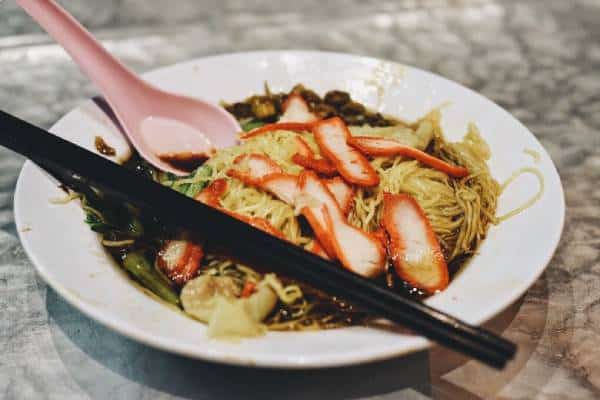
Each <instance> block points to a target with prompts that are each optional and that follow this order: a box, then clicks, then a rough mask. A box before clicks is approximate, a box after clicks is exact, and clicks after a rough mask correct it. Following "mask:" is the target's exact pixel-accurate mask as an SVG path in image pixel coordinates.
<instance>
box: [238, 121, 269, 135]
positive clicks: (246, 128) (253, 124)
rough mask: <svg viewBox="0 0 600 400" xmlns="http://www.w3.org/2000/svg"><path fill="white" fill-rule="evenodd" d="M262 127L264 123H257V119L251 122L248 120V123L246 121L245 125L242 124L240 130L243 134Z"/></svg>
mask: <svg viewBox="0 0 600 400" xmlns="http://www.w3.org/2000/svg"><path fill="white" fill-rule="evenodd" d="M263 125H265V123H264V122H262V121H259V120H257V119H253V120H250V121H248V122H246V123H243V124H242V129H243V130H244V132H249V131H251V130H252V129H256V128H260V127H261V126H263Z"/></svg>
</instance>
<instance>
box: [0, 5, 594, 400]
mask: <svg viewBox="0 0 600 400" xmlns="http://www.w3.org/2000/svg"><path fill="white" fill-rule="evenodd" d="M62 3H63V4H64V5H65V6H67V8H69V9H70V10H71V11H73V12H74V13H75V14H76V15H77V17H78V18H80V19H81V20H82V21H83V22H84V23H85V24H86V25H88V26H89V27H91V28H92V29H93V30H94V32H95V33H97V34H98V35H99V37H100V38H102V39H103V41H104V43H105V44H106V45H107V46H108V48H109V49H110V51H112V52H114V53H115V54H116V55H117V56H119V57H120V58H121V59H123V60H124V61H125V62H126V63H127V64H128V65H130V66H132V67H134V68H135V69H137V70H138V71H144V70H147V69H150V68H154V67H158V66H161V65H167V64H171V63H174V62H177V61H181V60H186V59H190V58H193V57H199V56H203V55H209V54H215V53H222V52H230V51H238V50H249V49H267V48H268V49H282V48H307V49H324V50H335V51H342V52H351V53H359V54H365V55H371V56H376V57H381V58H386V59H390V60H394V61H399V62H402V63H406V64H412V65H415V66H418V67H422V68H425V69H428V70H432V71H435V72H437V73H440V74H442V75H444V76H446V77H449V78H451V79H454V80H457V81H458V82H460V83H462V84H464V85H466V86H469V87H471V88H473V89H475V90H477V91H479V92H481V93H483V94H484V95H485V96H488V97H489V98H491V99H492V100H494V101H496V102H498V103H499V104H500V105H502V106H503V107H505V108H507V109H508V110H509V111H510V112H512V113H513V114H514V115H515V116H516V117H518V118H519V119H520V120H521V121H523V122H524V123H525V124H526V125H527V126H528V127H529V128H530V129H531V130H532V131H533V132H534V133H535V135H536V136H537V137H538V138H539V140H540V141H541V142H542V144H543V145H544V146H545V147H546V149H548V151H549V152H550V154H551V156H552V158H553V159H554V161H555V163H556V164H557V166H558V169H559V172H560V174H561V177H562V179H563V184H564V188H565V192H566V200H567V205H568V210H567V223H566V227H565V232H564V235H563V239H562V241H561V244H560V246H559V249H558V252H557V253H556V255H555V256H554V258H553V260H552V262H551V264H550V266H549V268H548V270H547V271H546V272H545V273H544V275H543V276H542V277H541V278H540V279H539V280H538V282H537V283H536V284H535V285H534V286H533V287H532V288H531V289H530V290H529V291H528V292H527V294H526V295H525V296H524V297H523V298H522V299H521V300H520V301H518V302H517V303H516V304H515V305H513V306H512V307H510V308H509V309H508V310H507V311H506V312H504V313H503V314H502V315H501V316H499V317H497V318H496V319H494V320H493V321H492V322H490V324H489V327H490V328H492V329H494V330H496V331H498V332H503V335H504V336H505V337H507V338H509V339H511V340H514V341H516V342H517V343H518V344H519V346H520V352H519V354H518V356H517V358H516V360H515V361H514V362H512V363H511V364H510V365H509V367H508V368H507V369H506V370H504V371H502V372H497V371H492V370H490V369H487V368H485V367H482V366H481V365H479V364H477V363H475V362H473V361H466V360H464V359H462V358H461V357H458V356H456V355H453V354H451V353H449V352H447V351H445V350H441V349H434V350H432V351H431V352H425V353H419V354H415V355H412V356H410V357H406V358H402V359H396V360H391V361H387V362H383V363H376V364H370V365H365V366H360V367H352V368H340V369H331V370H325V371H304V372H302V371H295V372H280V371H272V370H251V369H244V368H234V367H227V366H219V365H213V364H209V363H204V362H199V361H193V360H187V359H185V358H182V357H177V356H173V355H170V354H167V353H163V352H160V351H157V350H154V349H151V348H148V347H146V346H143V345H141V344H137V343H135V342H132V341H130V340H128V339H126V338H123V337H122V336H120V335H118V334H116V333H113V332H112V331H109V330H107V329H105V328H103V327H102V326H100V325H98V324H97V323H95V322H94V321H92V320H90V319H88V318H86V317H84V316H83V315H81V314H80V313H79V312H78V311H76V310H75V309H73V308H72V307H71V306H69V305H68V304H66V303H65V302H64V301H63V300H62V299H61V298H59V297H58V296H57V295H56V294H55V293H54V292H53V291H52V290H50V289H48V288H47V286H46V285H45V284H44V283H43V282H41V281H40V280H39V278H38V277H37V276H36V273H35V271H34V269H33V267H32V265H31V263H30V262H29V261H28V260H27V258H26V256H25V255H24V253H23V250H22V248H21V246H20V244H19V241H18V239H17V237H16V232H15V227H14V221H13V214H12V193H13V190H14V184H15V181H16V177H17V174H18V172H19V168H20V166H21V164H22V159H20V158H19V157H16V156H15V155H13V154H11V153H9V152H7V151H3V150H0V168H1V172H0V230H1V231H0V398H5V399H46V398H47V399H150V398H152V399H155V398H158V399H171V398H193V399H209V398H266V399H270V398H294V399H295V398H299V399H300V398H315V399H317V398H327V399H342V398H369V399H428V398H438V399H477V398H502V399H533V398H536V399H593V398H598V397H600V73H599V71H600V24H599V23H598V21H600V1H598V0H567V1H565V0H536V1H533V0H532V1H500V0H396V1H376V0H369V1H365V0H362V1H359V0H331V1H327V2H325V1H317V0H306V1H295V2H286V1H283V2H273V1H269V0H178V1H176V2H173V1H168V0H103V1H92V0H64V1H62ZM93 94H94V88H93V87H92V86H91V85H90V83H89V82H88V81H87V80H86V79H84V77H83V76H82V75H81V74H80V73H79V71H78V70H77V68H76V67H75V66H74V65H73V64H72V62H71V61H70V60H69V58H68V57H67V56H66V55H65V53H64V52H63V51H62V50H61V49H60V48H59V47H57V46H56V45H55V44H53V43H52V42H51V41H49V40H48V38H47V37H46V36H45V35H43V34H41V33H40V32H39V30H38V29H36V28H35V26H34V24H33V23H32V22H31V21H30V20H29V19H28V18H27V17H26V16H25V15H24V14H23V13H21V12H20V11H19V10H18V8H17V6H16V5H15V4H14V3H13V2H11V1H10V0H6V1H4V2H2V1H0V107H1V108H2V109H5V110H7V111H9V112H12V113H14V114H16V115H18V116H20V117H23V118H25V119H28V120H30V121H32V122H34V123H37V124H39V125H41V126H44V127H48V126H50V124H52V123H53V122H54V121H55V120H56V119H58V118H59V117H60V116H61V115H62V114H64V113H65V112H66V111H68V110H69V109H71V108H72V107H74V106H75V105H77V104H78V103H79V102H81V101H82V100H83V99H85V98H87V97H90V96H92V95H93ZM549 212H551V210H549Z"/></svg>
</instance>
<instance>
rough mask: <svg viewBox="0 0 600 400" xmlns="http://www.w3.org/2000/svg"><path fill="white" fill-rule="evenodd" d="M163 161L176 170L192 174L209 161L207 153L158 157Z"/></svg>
mask: <svg viewBox="0 0 600 400" xmlns="http://www.w3.org/2000/svg"><path fill="white" fill-rule="evenodd" d="M158 158H160V159H161V161H164V162H166V163H167V164H169V165H170V166H172V167H173V168H175V169H178V170H181V171H187V172H192V171H193V170H195V169H196V168H198V167H199V166H201V165H202V164H204V163H205V162H206V160H208V158H209V156H208V155H207V154H206V153H189V152H188V153H175V154H163V155H160V156H158Z"/></svg>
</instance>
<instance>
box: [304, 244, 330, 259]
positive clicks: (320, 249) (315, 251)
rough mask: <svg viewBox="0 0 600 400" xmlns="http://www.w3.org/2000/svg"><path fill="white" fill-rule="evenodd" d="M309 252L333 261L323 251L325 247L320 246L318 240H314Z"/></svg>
mask: <svg viewBox="0 0 600 400" xmlns="http://www.w3.org/2000/svg"><path fill="white" fill-rule="evenodd" d="M307 250H308V251H310V252H311V253H313V254H316V255H318V256H319V257H322V258H324V259H326V260H331V258H329V256H328V255H327V253H326V252H325V250H324V249H323V247H322V246H321V245H320V244H319V241H318V240H313V241H312V243H311V244H310V245H309V246H308V248H307Z"/></svg>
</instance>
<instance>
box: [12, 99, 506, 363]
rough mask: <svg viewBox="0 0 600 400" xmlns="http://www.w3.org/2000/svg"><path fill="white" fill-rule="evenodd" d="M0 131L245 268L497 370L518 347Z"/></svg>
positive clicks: (161, 190)
mask: <svg viewBox="0 0 600 400" xmlns="http://www.w3.org/2000/svg"><path fill="white" fill-rule="evenodd" d="M0 132H1V133H0V145H2V146H4V147H7V148H9V149H11V150H13V151H15V152H17V153H20V154H22V155H23V156H25V157H27V158H29V159H30V160H32V161H33V162H35V163H36V164H37V165H39V166H40V167H41V168H43V169H45V170H46V171H48V172H49V173H50V174H52V175H53V176H54V177H55V178H57V179H58V180H59V181H61V182H63V183H65V184H67V185H71V186H79V187H81V185H91V186H93V187H96V188H98V189H99V190H102V191H104V192H105V193H106V194H108V195H111V196H113V197H115V198H116V199H118V200H122V201H126V202H129V203H131V204H133V205H135V206H137V207H140V208H141V209H144V210H148V211H150V212H152V213H153V214H154V215H156V216H157V217H159V218H161V220H163V221H165V222H168V223H170V224H173V225H174V226H179V227H182V228H185V229H187V230H189V231H190V232H194V233H197V234H199V235H201V236H202V234H203V232H202V231H203V228H204V229H206V228H207V227H209V228H210V241H211V242H212V243H214V244H215V245H220V246H223V247H226V248H228V249H229V250H230V251H231V252H232V253H233V254H235V255H236V257H237V258H239V259H241V260H243V261H245V262H247V263H249V264H251V265H261V266H264V267H266V268H269V269H271V270H273V271H275V272H277V273H280V274H283V275H286V276H289V277H292V278H295V279H298V280H300V281H303V282H305V283H307V284H309V285H312V286H314V287H316V288H319V289H321V290H323V291H325V292H327V293H330V294H332V295H336V296H339V297H341V298H344V299H346V300H347V301H349V302H351V303H353V304H355V305H357V306H360V307H362V308H364V309H365V310H367V311H369V312H371V313H373V314H375V315H378V316H381V317H384V318H387V319H389V320H391V321H393V322H396V323H398V324H400V325H403V326H405V327H407V328H410V329H411V330H413V331H414V332H415V333H418V334H420V335H423V336H425V337H427V338H429V339H431V340H433V341H435V342H437V343H439V344H441V345H443V346H445V347H448V348H450V349H453V350H455V351H457V352H460V353H463V354H465V355H467V356H470V357H472V358H475V359H477V360H479V361H481V362H484V363H486V364H488V365H490V366H492V367H495V368H502V367H504V365H505V364H506V362H507V361H508V360H510V359H511V358H512V357H513V356H514V354H515V352H516V346H515V345H514V344H513V343H511V342H509V341H507V340H505V339H503V338H502V337H500V336H497V335H495V334H493V333H491V332H489V331H486V330H484V329H482V328H479V327H476V326H472V325H469V324H466V323H465V322H462V321H460V320H458V319H456V318H454V317H452V316H450V315H448V314H445V313H443V312H441V311H438V310H436V309H434V308H432V307H430V306H428V305H426V304H424V303H422V302H419V301H417V300H414V299H411V298H407V297H404V296H402V295H399V294H397V293H394V292H392V291H391V290H389V289H387V288H385V287H382V286H380V285H378V284H376V283H375V282H372V281H369V280H368V279H366V278H363V277H360V276H358V275H355V274H353V273H351V272H349V271H347V270H345V269H343V268H340V267H339V266H337V265H335V264H333V263H331V262H329V261H327V260H324V259H323V258H321V257H318V256H316V255H314V254H312V253H309V252H307V251H304V249H302V248H300V247H298V246H295V245H293V244H291V243H288V242H287V241H284V240H280V239H277V238H275V237H273V236H271V235H269V234H267V233H265V232H263V231H261V230H258V229H256V228H253V227H252V226H250V225H247V224H245V223H243V222H241V221H239V220H237V219H235V218H232V217H230V216H229V215H227V214H225V213H222V212H220V211H218V210H216V209H214V208H212V207H209V206H206V205H204V204H202V203H200V202H197V201H195V200H193V199H191V198H188V197H186V196H184V195H182V194H179V193H178V192H176V191H174V190H172V189H169V188H167V187H164V186H162V185H160V184H158V183H156V182H153V181H151V180H148V179H144V178H142V177H140V176H139V175H137V174H135V173H134V172H132V171H130V170H127V169H125V168H124V167H122V166H120V165H118V164H116V163H113V162H111V161H109V160H106V159H104V158H103V157H100V156H98V155H96V154H94V153H92V152H90V151H88V150H86V149H84V148H82V147H79V146H77V145H74V144H72V143H70V142H68V141H66V140H63V139H61V138H59V137H57V136H55V135H53V134H51V133H49V132H46V131H45V130H43V129H41V128H38V127H35V126H33V125H31V124H29V123H27V122H25V121H22V120H20V119H18V118H16V117H14V116H12V115H10V114H7V113H5V112H2V111H0ZM199 221H201V223H199ZM257 249H261V250H267V249H268V251H257Z"/></svg>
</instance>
